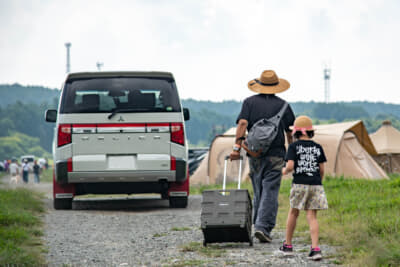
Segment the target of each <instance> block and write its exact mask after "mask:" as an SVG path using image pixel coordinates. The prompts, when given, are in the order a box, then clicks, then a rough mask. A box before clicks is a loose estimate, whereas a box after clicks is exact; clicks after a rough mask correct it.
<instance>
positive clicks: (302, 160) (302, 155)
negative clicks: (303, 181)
mask: <svg viewBox="0 0 400 267" xmlns="http://www.w3.org/2000/svg"><path fill="white" fill-rule="evenodd" d="M296 154H297V155H299V157H298V161H297V167H296V174H306V175H308V176H313V174H312V173H316V172H317V173H318V172H319V165H318V157H319V156H320V155H321V150H320V149H319V148H318V147H316V146H309V147H303V146H302V145H298V146H296Z"/></svg>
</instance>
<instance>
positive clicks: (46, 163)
mask: <svg viewBox="0 0 400 267" xmlns="http://www.w3.org/2000/svg"><path fill="white" fill-rule="evenodd" d="M44 160H45V162H44V168H45V169H46V170H47V169H48V168H49V161H48V160H47V158H45V159H44Z"/></svg>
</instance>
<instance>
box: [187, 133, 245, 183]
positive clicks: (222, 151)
mask: <svg viewBox="0 0 400 267" xmlns="http://www.w3.org/2000/svg"><path fill="white" fill-rule="evenodd" d="M235 134H236V128H231V129H229V130H228V131H227V132H225V133H224V134H222V135H219V136H216V137H215V138H214V140H213V141H212V143H211V146H210V150H209V151H208V155H207V156H206V157H205V158H204V159H203V161H202V162H201V163H200V165H199V167H198V168H197V170H196V171H195V172H194V173H193V174H192V176H191V177H190V183H191V184H215V183H219V184H221V185H222V179H223V175H224V162H225V156H227V155H229V154H230V153H231V152H232V147H233V144H234V143H235ZM241 153H242V156H243V165H242V173H241V180H242V181H243V180H244V179H246V177H247V175H248V173H249V164H248V160H247V156H246V153H245V151H243V150H242V152H241ZM238 173H239V161H237V160H235V161H230V160H228V166H227V181H228V182H233V181H234V182H237V179H238Z"/></svg>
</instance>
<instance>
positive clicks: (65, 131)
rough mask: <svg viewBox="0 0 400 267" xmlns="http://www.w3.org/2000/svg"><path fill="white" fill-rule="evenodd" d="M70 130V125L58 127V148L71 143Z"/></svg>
mask: <svg viewBox="0 0 400 267" xmlns="http://www.w3.org/2000/svg"><path fill="white" fill-rule="evenodd" d="M71 128H72V127H71V124H60V125H59V126H58V137H57V145H58V146H59V147H60V146H63V145H66V144H70V143H71V141H72V139H71Z"/></svg>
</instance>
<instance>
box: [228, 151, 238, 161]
mask: <svg viewBox="0 0 400 267" xmlns="http://www.w3.org/2000/svg"><path fill="white" fill-rule="evenodd" d="M229 158H230V160H238V159H239V158H240V151H232V152H231V154H230V155H229Z"/></svg>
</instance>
